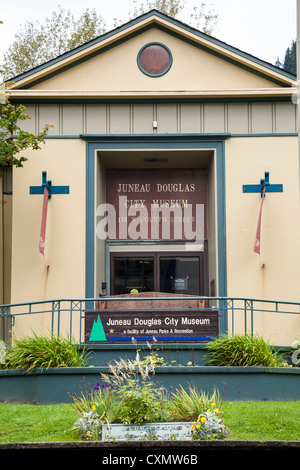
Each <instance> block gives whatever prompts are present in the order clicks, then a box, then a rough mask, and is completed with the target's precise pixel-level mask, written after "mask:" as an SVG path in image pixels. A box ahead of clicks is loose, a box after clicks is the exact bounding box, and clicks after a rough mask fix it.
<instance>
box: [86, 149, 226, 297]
mask: <svg viewBox="0 0 300 470" xmlns="http://www.w3.org/2000/svg"><path fill="white" fill-rule="evenodd" d="M95 174H96V176H95V186H96V188H95V194H96V226H95V246H96V250H95V251H96V252H95V293H96V294H97V295H99V294H101V295H102V294H104V295H122V294H129V293H130V292H131V291H132V289H134V292H143V293H145V292H162V293H166V294H168V293H170V294H171V293H172V294H185V295H196V296H210V295H212V296H215V295H217V291H218V281H217V261H216V260H217V252H218V249H217V237H216V230H217V220H216V214H217V208H216V169H215V150H212V149H209V148H208V149H165V148H162V149H159V148H158V149H155V150H153V149H151V150H149V149H132V148H131V149H120V150H116V149H109V150H108V149H104V150H98V151H97V153H96V171H95ZM120 197H121V198H123V200H121V199H120ZM120 201H121V202H120ZM123 201H125V205H124V202H123ZM105 203H107V204H108V205H109V206H113V208H114V209H116V222H117V230H116V233H115V234H113V236H112V237H110V236H107V237H106V238H105V237H104V236H102V237H101V236H99V227H100V224H101V220H102V221H103V217H104V207H103V209H102V210H101V206H103V205H104V204H105ZM137 204H139V205H140V207H141V208H142V209H141V210H140V211H139V210H138V206H137ZM188 204H190V205H191V206H193V207H195V206H196V204H198V205H199V207H200V205H202V216H203V224H202V226H201V233H199V236H198V232H196V231H195V233H196V234H195V236H194V238H191V237H190V238H187V237H186V236H185V232H184V233H183V231H182V230H181V232H180V233H179V236H178V232H176V230H175V229H173V228H172V222H170V221H168V222H170V224H171V228H170V230H171V231H170V232H169V233H167V235H165V233H163V232H162V230H161V232H159V233H158V232H157V233H155V234H154V236H153V232H152V231H151V230H152V228H153V225H151V228H149V227H150V225H149V224H151V222H155V220H157V219H154V217H153V214H152V213H151V216H152V217H148V218H147V219H146V218H143V213H142V212H143V210H144V209H145V210H149V207H150V205H151V207H156V208H157V210H158V212H157V213H159V216H160V217H161V218H160V219H159V220H160V221H162V220H164V219H163V216H164V213H163V210H167V211H168V214H170V217H171V219H170V220H172V221H177V220H181V222H182V223H184V221H186V223H188V221H189V220H193V221H194V219H195V217H194V215H195V214H193V215H192V218H191V219H188V218H187V217H184V210H185V208H186V207H187V205H188ZM99 208H100V209H99ZM122 208H123V212H121V209H122ZM134 209H136V210H134ZM124 210H125V212H124ZM160 210H162V212H161V213H160V212H159V211H160ZM130 211H131V212H130ZM134 212H135V217H139V222H140V221H143V220H145V221H146V220H147V222H148V228H147V230H146V232H145V231H143V230H142V229H141V226H139V227H137V226H135V228H136V232H135V234H134V236H131V233H130V226H129V222H130V220H134V218H132V219H130V218H129V214H130V213H134ZM106 214H107V212H106ZM124 214H125V215H124ZM160 214H162V215H160ZM178 214H179V216H178ZM148 215H150V214H149V212H147V216H148ZM181 215H182V218H180V217H181ZM177 216H178V217H177ZM127 217H128V219H127V228H126V230H127V229H128V230H127V232H126V233H125V235H124V231H123V233H121V232H122V227H121V225H120V223H122V222H123V223H124V221H125V219H126V218H127ZM136 220H137V219H136ZM107 221H108V222H109V218H107ZM140 225H141V224H140ZM118 228H119V231H118ZM123 228H124V227H123ZM194 228H195V227H194ZM180 229H182V225H181V227H180ZM193 233H194V232H193Z"/></svg>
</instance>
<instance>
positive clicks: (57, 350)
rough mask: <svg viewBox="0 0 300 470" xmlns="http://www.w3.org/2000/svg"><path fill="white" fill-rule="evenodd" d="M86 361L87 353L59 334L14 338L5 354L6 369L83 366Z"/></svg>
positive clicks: (33, 334) (29, 369)
mask: <svg viewBox="0 0 300 470" xmlns="http://www.w3.org/2000/svg"><path fill="white" fill-rule="evenodd" d="M86 363H87V355H86V354H85V352H84V351H82V352H80V351H79V347H78V346H77V345H76V344H75V343H74V342H72V341H70V340H69V339H67V338H63V337H62V336H60V335H54V334H50V336H43V335H37V334H36V333H34V332H33V333H32V336H24V337H22V338H18V339H17V338H15V339H14V344H13V346H12V347H11V348H9V349H8V350H7V352H6V355H5V364H3V366H4V367H5V368H8V369H27V371H28V372H30V371H32V370H33V369H36V368H45V369H47V368H49V367H83V366H85V365H86Z"/></svg>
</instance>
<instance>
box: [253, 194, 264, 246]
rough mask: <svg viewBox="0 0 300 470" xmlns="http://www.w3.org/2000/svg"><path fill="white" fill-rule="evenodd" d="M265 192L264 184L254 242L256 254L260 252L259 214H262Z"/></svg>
mask: <svg viewBox="0 0 300 470" xmlns="http://www.w3.org/2000/svg"><path fill="white" fill-rule="evenodd" d="M265 192H266V187H265V186H264V189H263V194H262V200H261V204H260V211H259V216H258V222H257V229H256V237H255V243H254V253H258V254H260V233H261V216H262V208H263V203H264V199H265Z"/></svg>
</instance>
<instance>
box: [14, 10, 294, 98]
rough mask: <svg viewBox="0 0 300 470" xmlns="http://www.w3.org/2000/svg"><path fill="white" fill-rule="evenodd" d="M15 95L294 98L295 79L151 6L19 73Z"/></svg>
mask: <svg viewBox="0 0 300 470" xmlns="http://www.w3.org/2000/svg"><path fill="white" fill-rule="evenodd" d="M14 81H15V85H14V91H13V96H14V97H16V98H17V97H20V98H22V99H23V98H24V96H26V98H32V99H53V98H66V99H68V98H80V99H82V98H83V99H85V98H86V99H88V98H99V99H106V98H107V99H114V98H118V99H120V98H121V99H122V98H127V99H134V98H138V99H139V98H141V99H142V98H149V99H152V98H153V99H154V98H172V99H174V98H175V99H178V98H180V97H182V98H185V99H186V98H192V99H194V98H197V97H199V98H201V97H203V98H206V97H210V98H211V97H212V98H214V97H216V98H219V97H220V96H223V97H232V96H233V97H238V98H239V97H241V96H244V97H250V96H253V95H254V96H270V97H274V96H288V95H291V94H292V93H293V91H294V86H295V77H293V76H292V75H290V74H288V73H286V72H284V71H282V70H280V69H279V68H277V67H275V66H272V65H271V64H268V63H265V62H263V61H261V60H259V59H256V58H254V57H252V56H250V55H248V54H246V53H243V52H241V51H239V50H238V49H235V48H233V47H231V46H229V45H227V44H225V43H222V42H221V41H219V40H216V39H214V38H212V37H210V36H208V35H205V34H203V33H201V32H199V31H197V30H195V29H192V28H190V27H188V26H187V25H184V24H182V23H180V22H179V21H177V20H174V19H171V18H169V17H167V16H165V15H162V14H161V13H159V12H157V11H155V10H154V11H151V12H149V13H147V14H145V15H142V16H140V17H139V18H136V19H135V20H133V21H131V22H129V23H127V24H125V25H123V26H122V27H119V28H117V29H115V30H114V31H111V32H109V33H107V34H104V35H103V36H100V37H99V38H96V39H94V40H93V41H90V42H89V43H86V44H84V45H82V46H80V47H78V48H76V49H74V50H73V51H70V52H68V53H66V54H63V55H62V56H60V57H58V58H56V59H53V60H51V61H49V62H48V63H46V64H43V65H41V66H39V67H36V68H35V69H33V70H31V71H29V72H27V73H24V74H22V75H20V76H18V77H15V79H14Z"/></svg>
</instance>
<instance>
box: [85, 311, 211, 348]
mask: <svg viewBox="0 0 300 470" xmlns="http://www.w3.org/2000/svg"><path fill="white" fill-rule="evenodd" d="M218 313H219V312H218V310H216V309H207V310H195V311H193V310H191V309H186V310H165V309H164V310H162V311H160V310H153V311H152V310H151V311H142V310H141V311H139V310H114V311H113V312H112V311H104V310H94V311H86V312H85V342H86V343H120V342H123V343H127V342H131V341H132V339H134V340H136V341H152V340H153V339H154V338H155V340H157V341H170V342H177V341H184V342H196V341H197V342H198V341H210V340H213V339H215V338H216V336H217V335H218V329H219V325H218Z"/></svg>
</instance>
